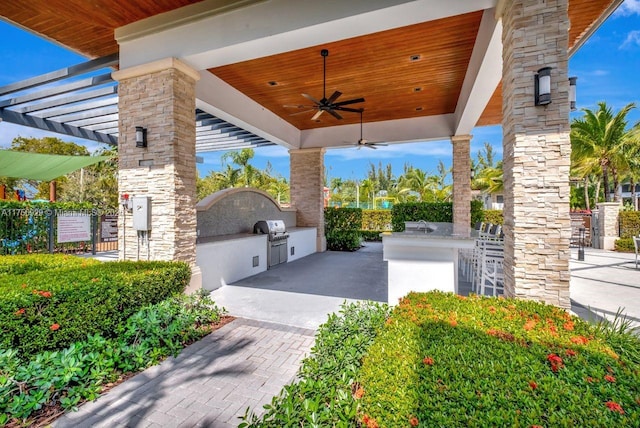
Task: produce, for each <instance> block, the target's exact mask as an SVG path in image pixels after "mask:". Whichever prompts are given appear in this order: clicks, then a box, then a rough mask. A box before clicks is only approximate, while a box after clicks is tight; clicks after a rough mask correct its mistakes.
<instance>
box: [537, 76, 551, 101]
mask: <svg viewBox="0 0 640 428" xmlns="http://www.w3.org/2000/svg"><path fill="white" fill-rule="evenodd" d="M535 92H536V93H535V101H536V105H537V106H546V105H547V104H551V67H544V68H541V69H540V70H538V74H536V75H535Z"/></svg>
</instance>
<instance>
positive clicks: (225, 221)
mask: <svg viewBox="0 0 640 428" xmlns="http://www.w3.org/2000/svg"><path fill="white" fill-rule="evenodd" d="M196 211H197V218H198V226H197V230H198V238H199V239H202V238H208V237H211V236H221V235H232V234H237V233H253V226H254V225H255V224H256V222H258V221H260V220H284V224H285V225H286V227H287V229H291V228H294V227H296V212H295V210H294V209H282V208H280V206H279V205H278V203H277V202H276V201H275V200H273V198H271V196H269V195H268V194H267V193H265V192H263V191H262V190H258V189H251V188H233V189H225V190H221V191H219V192H216V193H213V194H211V195H209V196H207V197H206V198H204V199H203V200H202V201H200V202H198V204H197V205H196Z"/></svg>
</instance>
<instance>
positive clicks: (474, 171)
mask: <svg viewBox="0 0 640 428" xmlns="http://www.w3.org/2000/svg"><path fill="white" fill-rule="evenodd" d="M470 176H471V179H472V180H473V179H474V178H476V170H475V169H473V167H471V175H470Z"/></svg>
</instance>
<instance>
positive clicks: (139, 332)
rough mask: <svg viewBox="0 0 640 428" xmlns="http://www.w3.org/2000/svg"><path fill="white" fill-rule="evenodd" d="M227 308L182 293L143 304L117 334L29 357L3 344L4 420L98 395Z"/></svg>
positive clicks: (177, 346)
mask: <svg viewBox="0 0 640 428" xmlns="http://www.w3.org/2000/svg"><path fill="white" fill-rule="evenodd" d="M223 312H224V309H222V310H221V309H219V308H217V307H216V306H215V305H214V304H213V302H212V301H211V300H210V299H209V298H207V297H201V296H178V297H175V298H171V299H168V300H165V301H163V302H161V303H159V304H156V305H150V306H146V307H144V308H142V309H141V310H140V311H139V312H137V313H136V314H134V315H133V316H132V317H131V318H129V320H127V322H126V323H125V324H124V325H123V327H122V328H121V329H120V333H121V334H120V336H119V337H117V338H113V339H107V338H105V337H103V336H101V335H99V334H96V335H89V336H88V337H87V338H86V339H85V340H82V341H78V342H75V343H73V344H71V345H70V346H69V347H67V348H66V349H61V350H56V351H45V352H42V353H39V354H37V355H35V356H33V357H32V358H30V359H29V361H22V360H21V359H20V358H19V357H18V351H17V350H1V349H0V425H5V424H6V423H8V422H9V421H10V420H11V419H13V421H12V422H13V426H22V425H24V424H29V421H28V418H29V417H30V416H31V415H33V414H34V412H37V411H38V410H41V409H44V408H46V407H47V406H56V405H58V406H60V407H62V408H63V409H65V410H68V409H73V408H75V407H76V406H77V405H78V404H79V403H81V402H82V401H85V400H94V399H95V398H97V397H98V395H99V394H100V392H101V391H102V389H103V387H104V385H105V384H106V383H108V382H113V381H115V380H117V379H118V378H119V377H120V375H122V374H124V373H129V372H135V371H139V370H142V369H144V368H146V367H149V366H151V365H153V364H156V363H157V362H159V361H161V360H162V359H163V358H165V357H167V356H169V355H174V356H175V355H177V354H178V353H179V351H180V350H181V349H182V348H183V347H184V346H185V345H186V344H188V343H190V342H192V341H194V340H196V339H198V338H201V337H203V336H205V335H206V334H208V333H209V332H210V331H211V325H212V323H215V322H218V321H219V320H220V316H221V314H222V313H223Z"/></svg>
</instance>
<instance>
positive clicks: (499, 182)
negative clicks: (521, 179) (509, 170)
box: [472, 161, 504, 193]
mask: <svg viewBox="0 0 640 428" xmlns="http://www.w3.org/2000/svg"><path fill="white" fill-rule="evenodd" d="M472 187H473V188H475V189H480V190H485V191H487V192H488V193H502V192H503V191H504V180H503V172H502V161H499V162H498V163H497V164H496V166H495V167H486V168H484V169H482V170H481V171H480V172H479V173H477V174H476V176H475V177H474V179H473V185H472Z"/></svg>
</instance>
